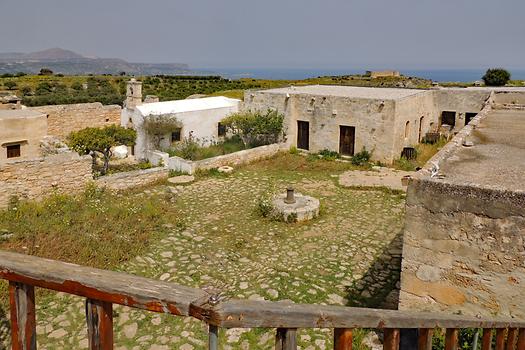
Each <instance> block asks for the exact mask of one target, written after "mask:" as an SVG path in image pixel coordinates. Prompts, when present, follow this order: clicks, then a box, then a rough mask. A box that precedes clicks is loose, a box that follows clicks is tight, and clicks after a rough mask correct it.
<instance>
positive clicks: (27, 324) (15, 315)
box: [9, 282, 36, 350]
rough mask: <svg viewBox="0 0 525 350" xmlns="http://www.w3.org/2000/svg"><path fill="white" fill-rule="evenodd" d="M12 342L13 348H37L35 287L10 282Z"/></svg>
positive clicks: (16, 349) (23, 349)
mask: <svg viewBox="0 0 525 350" xmlns="http://www.w3.org/2000/svg"><path fill="white" fill-rule="evenodd" d="M9 303H10V308H11V342H12V349H13V350H33V349H36V316H35V288H34V287H33V286H29V285H27V284H22V283H16V282H10V283H9Z"/></svg>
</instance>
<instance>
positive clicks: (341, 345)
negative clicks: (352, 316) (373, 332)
mask: <svg viewBox="0 0 525 350" xmlns="http://www.w3.org/2000/svg"><path fill="white" fill-rule="evenodd" d="M334 350H352V329H351V328H335V329H334Z"/></svg>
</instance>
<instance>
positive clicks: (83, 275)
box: [0, 251, 207, 316]
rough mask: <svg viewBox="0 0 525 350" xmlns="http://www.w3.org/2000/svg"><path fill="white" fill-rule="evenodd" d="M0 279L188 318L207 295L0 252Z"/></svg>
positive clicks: (135, 278) (114, 273)
mask: <svg viewBox="0 0 525 350" xmlns="http://www.w3.org/2000/svg"><path fill="white" fill-rule="evenodd" d="M0 278H3V279H6V280H9V281H12V282H18V283H23V284H27V285H32V286H35V287H41V288H46V289H51V290H56V291H59V292H64V293H69V294H75V295H79V296H82V297H86V298H89V299H94V300H101V301H106V302H108V303H113V304H121V305H126V306H130V307H134V308H139V309H145V310H148V311H154V312H163V313H171V314H174V315H182V316H188V315H189V308H190V304H191V303H192V302H193V301H195V300H198V299H201V298H204V297H206V296H207V293H205V292H204V291H202V290H200V289H196V288H189V287H185V286H181V285H177V284H174V283H169V282H162V281H157V280H153V279H148V278H143V277H138V276H134V275H129V274H125V273H120V272H113V271H106V270H100V269H94V268H90V267H85V266H79V265H75V264H69V263H64V262H61V261H56V260H49V259H43V258H38V257H35V256H30V255H24V254H17V253H11V252H6V251H0Z"/></svg>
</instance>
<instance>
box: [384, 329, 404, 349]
mask: <svg viewBox="0 0 525 350" xmlns="http://www.w3.org/2000/svg"><path fill="white" fill-rule="evenodd" d="M399 340H400V332H399V329H398V328H386V329H385V337H384V339H383V349H385V350H399Z"/></svg>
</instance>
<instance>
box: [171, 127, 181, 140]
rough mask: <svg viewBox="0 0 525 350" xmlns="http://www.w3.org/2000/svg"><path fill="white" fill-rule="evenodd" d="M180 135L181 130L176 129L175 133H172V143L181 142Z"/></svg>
mask: <svg viewBox="0 0 525 350" xmlns="http://www.w3.org/2000/svg"><path fill="white" fill-rule="evenodd" d="M180 135H181V129H180V128H178V129H175V131H173V132H172V133H171V142H179V141H180Z"/></svg>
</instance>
